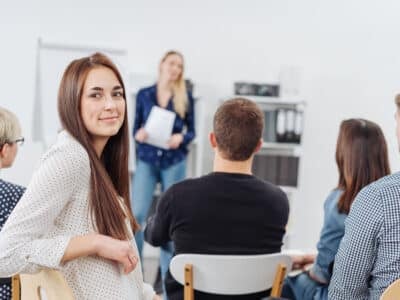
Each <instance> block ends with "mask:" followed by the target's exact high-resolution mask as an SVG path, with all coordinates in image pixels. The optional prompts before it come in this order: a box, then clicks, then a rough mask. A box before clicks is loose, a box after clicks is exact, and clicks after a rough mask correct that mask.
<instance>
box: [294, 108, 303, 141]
mask: <svg viewBox="0 0 400 300" xmlns="http://www.w3.org/2000/svg"><path fill="white" fill-rule="evenodd" d="M302 133H303V112H302V111H297V112H296V123H295V126H294V138H295V142H296V143H298V144H300V142H301V135H302Z"/></svg>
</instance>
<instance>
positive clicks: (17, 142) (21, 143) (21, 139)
mask: <svg viewBox="0 0 400 300" xmlns="http://www.w3.org/2000/svg"><path fill="white" fill-rule="evenodd" d="M24 142H25V138H24V137H20V138H19V139H16V140H15V141H14V142H13V143H16V144H17V145H18V146H22V145H23V144H24Z"/></svg>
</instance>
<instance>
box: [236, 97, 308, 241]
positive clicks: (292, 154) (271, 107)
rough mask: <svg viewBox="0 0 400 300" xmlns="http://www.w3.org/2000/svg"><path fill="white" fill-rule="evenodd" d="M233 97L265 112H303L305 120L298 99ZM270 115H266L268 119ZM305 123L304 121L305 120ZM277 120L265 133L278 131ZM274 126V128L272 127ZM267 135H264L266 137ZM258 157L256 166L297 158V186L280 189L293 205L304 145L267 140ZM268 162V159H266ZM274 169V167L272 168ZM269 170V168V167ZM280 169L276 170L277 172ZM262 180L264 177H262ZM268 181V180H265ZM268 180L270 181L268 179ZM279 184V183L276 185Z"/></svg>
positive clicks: (302, 104) (289, 229) (289, 233)
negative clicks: (254, 105)
mask: <svg viewBox="0 0 400 300" xmlns="http://www.w3.org/2000/svg"><path fill="white" fill-rule="evenodd" d="M233 97H243V98H247V99H250V100H252V101H254V102H256V103H257V104H258V105H259V106H260V108H261V109H262V110H263V111H264V112H274V111H278V110H281V109H283V110H295V111H301V112H302V113H303V118H304V111H305V108H306V102H305V101H303V100H302V99H296V98H290V99H289V98H279V97H260V96H238V95H235V96H233ZM233 97H229V98H233ZM267 116H268V115H267V114H266V117H267ZM303 121H304V120H303ZM275 123H276V119H274V120H272V121H271V120H267V119H266V120H265V129H264V131H268V130H271V128H272V130H274V131H275V130H276V126H275V125H276V124H275ZM272 125H273V126H272ZM265 136H266V134H264V137H265ZM267 136H269V137H271V136H272V137H273V136H275V133H271V132H268V134H267ZM257 156H258V157H256V158H257V159H255V162H254V163H255V164H257V163H262V159H260V157H267V156H270V157H273V156H275V157H279V156H285V157H289V158H297V159H298V163H297V167H296V168H295V170H294V171H295V172H296V173H297V174H296V179H297V180H296V185H279V184H278V185H279V186H280V188H281V189H282V190H283V191H284V192H285V193H286V195H287V196H288V199H289V204H290V205H291V204H292V203H293V201H296V198H297V197H298V182H299V166H300V164H301V157H302V145H301V142H300V143H281V142H277V141H276V140H272V141H271V140H266V141H264V142H263V144H262V148H261V150H260V151H259V153H258V154H257ZM265 160H266V159H265ZM271 167H273V166H271ZM267 168H268V167H267ZM277 170H278V169H276V171H277ZM255 175H256V176H258V174H257V173H255ZM260 177H261V178H262V177H263V176H260ZM263 179H266V178H263ZM267 180H268V179H267ZM273 183H275V182H273ZM275 184H277V183H275ZM293 221H294V220H293V218H292V216H289V221H288V226H287V230H286V235H285V237H284V248H288V247H290V240H291V238H292V231H293V230H292V228H293Z"/></svg>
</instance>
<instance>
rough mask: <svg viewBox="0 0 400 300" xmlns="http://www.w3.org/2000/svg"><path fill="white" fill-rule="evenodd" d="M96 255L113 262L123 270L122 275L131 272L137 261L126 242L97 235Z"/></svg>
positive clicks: (128, 243) (130, 246)
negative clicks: (118, 264)
mask: <svg viewBox="0 0 400 300" xmlns="http://www.w3.org/2000/svg"><path fill="white" fill-rule="evenodd" d="M96 254H97V255H98V256H100V257H103V258H106V259H110V260H114V261H116V262H118V263H120V264H121V265H122V266H123V268H124V273H125V274H128V273H130V272H132V271H133V270H134V269H135V267H136V265H137V263H138V261H139V259H138V257H137V255H136V253H135V251H134V250H133V248H132V245H131V244H130V242H128V241H121V240H117V239H114V238H111V237H109V236H105V235H100V234H99V235H97V241H96Z"/></svg>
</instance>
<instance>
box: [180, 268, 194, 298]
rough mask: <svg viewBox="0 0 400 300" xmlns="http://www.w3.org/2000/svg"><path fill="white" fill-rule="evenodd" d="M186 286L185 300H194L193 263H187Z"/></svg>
mask: <svg viewBox="0 0 400 300" xmlns="http://www.w3.org/2000/svg"><path fill="white" fill-rule="evenodd" d="M184 271H185V287H184V293H183V296H184V298H183V299H184V300H194V291H193V266H192V265H191V264H186V265H185V270H184Z"/></svg>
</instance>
